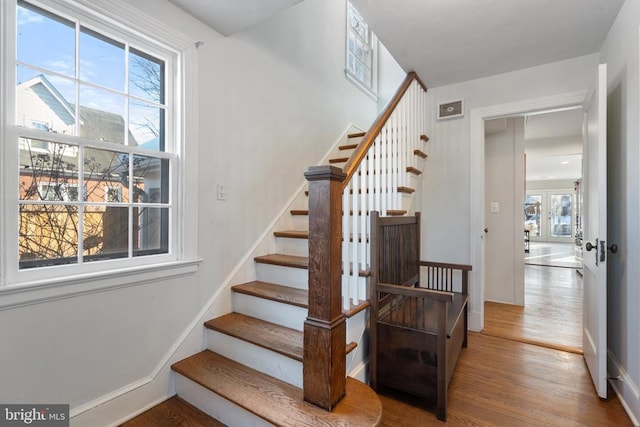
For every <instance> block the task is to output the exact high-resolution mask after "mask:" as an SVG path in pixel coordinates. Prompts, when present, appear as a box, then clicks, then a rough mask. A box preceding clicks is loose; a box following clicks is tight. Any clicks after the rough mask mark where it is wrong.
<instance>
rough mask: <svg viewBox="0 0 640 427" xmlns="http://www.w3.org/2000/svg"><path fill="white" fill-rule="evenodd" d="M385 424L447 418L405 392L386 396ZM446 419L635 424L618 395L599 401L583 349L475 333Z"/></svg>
mask: <svg viewBox="0 0 640 427" xmlns="http://www.w3.org/2000/svg"><path fill="white" fill-rule="evenodd" d="M381 399H382V408H383V415H382V423H381V424H380V425H381V426H384V427H403V426H407V427H409V426H430V425H445V424H444V423H442V422H440V421H438V420H437V419H436V417H435V413H434V412H433V409H432V408H430V407H428V406H426V405H424V404H423V403H421V402H420V401H419V400H417V399H415V398H411V397H409V396H406V395H399V394H387V393H384V394H382V395H381ZM446 425H448V426H462V425H465V426H469V425H473V426H515V425H517V426H519V427H521V426H577V425H580V426H630V425H632V424H631V421H630V420H629V418H628V417H627V415H626V413H625V412H624V409H623V408H622V405H621V404H620V402H619V400H618V399H617V398H616V397H615V395H614V394H613V392H611V391H610V398H609V399H608V400H606V401H603V400H600V399H599V398H598V396H597V395H596V393H595V391H594V388H593V386H592V384H591V379H590V377H589V374H588V372H587V368H586V366H585V364H584V360H583V358H582V356H581V355H579V354H575V353H568V352H565V351H561V350H555V349H550V348H546V347H540V346H535V345H530V344H525V343H521V342H517V341H512V340H507V339H504V338H498V337H492V336H487V335H482V334H478V333H470V334H469V346H468V347H467V348H466V349H464V350H463V351H462V353H461V355H460V359H459V360H458V365H457V367H456V370H455V372H454V374H453V377H452V380H451V384H450V386H449V408H448V419H447V423H446Z"/></svg>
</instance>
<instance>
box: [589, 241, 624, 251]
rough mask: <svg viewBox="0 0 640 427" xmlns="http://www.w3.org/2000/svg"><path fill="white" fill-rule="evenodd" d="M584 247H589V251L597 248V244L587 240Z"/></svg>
mask: <svg viewBox="0 0 640 427" xmlns="http://www.w3.org/2000/svg"><path fill="white" fill-rule="evenodd" d="M584 247H585V248H586V249H587V252H591V251H592V250H593V249H596V246H595V245H593V244H592V243H591V242H587V244H586V245H584ZM616 249H617V248H616Z"/></svg>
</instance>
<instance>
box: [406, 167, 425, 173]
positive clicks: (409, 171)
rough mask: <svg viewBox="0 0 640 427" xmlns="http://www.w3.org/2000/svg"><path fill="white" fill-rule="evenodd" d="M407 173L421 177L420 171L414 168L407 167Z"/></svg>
mask: <svg viewBox="0 0 640 427" xmlns="http://www.w3.org/2000/svg"><path fill="white" fill-rule="evenodd" d="M407 172H408V173H412V174H414V175H421V174H422V171H421V170H420V169H417V168H414V167H413V166H407Z"/></svg>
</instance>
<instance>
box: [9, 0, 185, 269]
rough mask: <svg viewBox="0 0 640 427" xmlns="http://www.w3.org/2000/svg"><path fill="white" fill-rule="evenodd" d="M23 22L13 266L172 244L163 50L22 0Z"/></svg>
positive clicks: (19, 24) (122, 254)
mask: <svg viewBox="0 0 640 427" xmlns="http://www.w3.org/2000/svg"><path fill="white" fill-rule="evenodd" d="M35 26H40V28H39V29H36V28H34V27H35ZM16 28H17V32H16V33H17V46H18V48H17V54H16V60H17V61H16V79H17V82H16V86H15V87H16V98H17V103H16V105H17V110H16V123H15V124H16V125H17V129H18V134H19V138H18V151H19V167H18V170H19V172H18V175H19V178H18V181H19V185H18V194H19V197H18V208H17V209H18V211H19V212H18V219H19V229H18V268H19V269H22V270H25V269H30V268H35V267H45V266H55V265H67V264H81V263H86V262H90V261H96V260H106V259H111V260H114V259H133V258H134V257H135V258H140V257H142V256H148V255H157V254H169V253H170V245H169V242H170V240H171V239H170V237H171V230H170V226H171V222H170V218H171V216H172V213H171V212H172V207H173V202H172V199H171V197H172V192H171V191H170V185H169V183H170V181H171V176H172V174H173V172H174V168H175V167H174V161H175V158H174V155H173V154H172V153H171V152H170V150H168V149H167V148H168V146H167V139H166V137H167V135H168V134H170V129H169V126H168V125H167V121H166V117H167V116H168V114H169V107H170V106H169V104H168V103H167V101H168V99H167V97H166V94H167V87H168V83H169V82H167V81H166V79H165V75H167V74H166V68H167V61H166V59H165V58H164V57H163V55H156V54H151V53H148V52H149V51H150V50H146V51H145V50H143V49H142V48H141V47H139V46H136V47H133V46H131V45H130V44H129V43H128V42H127V41H123V40H122V37H120V38H117V37H112V36H110V35H107V33H106V32H102V31H98V30H94V29H92V28H90V26H88V25H84V23H82V22H80V21H77V20H73V19H69V18H68V16H67V17H64V18H63V17H61V16H58V15H57V14H56V13H53V12H50V11H45V10H44V9H41V8H39V7H36V6H33V5H31V4H29V3H27V2H22V1H19V2H18V8H17V21H16ZM44 37H46V40H43V38H44ZM53 40H55V42H52V41H53ZM47 46H49V48H47ZM77 105H79V108H76V106H77ZM34 122H47V123H48V124H49V126H48V127H47V129H46V130H45V129H43V128H37V129H36V130H34V126H32V124H33V123H34ZM27 127H28V128H30V129H29V130H27ZM154 153H155V154H154ZM80 188H82V195H80V194H79V189H80ZM74 191H75V192H74ZM79 236H82V238H79Z"/></svg>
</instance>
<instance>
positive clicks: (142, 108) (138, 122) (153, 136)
mask: <svg viewBox="0 0 640 427" xmlns="http://www.w3.org/2000/svg"><path fill="white" fill-rule="evenodd" d="M163 130H164V110H163V109H161V108H158V107H154V106H151V105H146V104H143V103H140V102H137V101H134V100H130V102H129V145H134V143H133V142H132V141H134V142H135V145H137V146H139V147H142V148H146V149H149V150H155V151H165V150H164V132H163Z"/></svg>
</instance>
